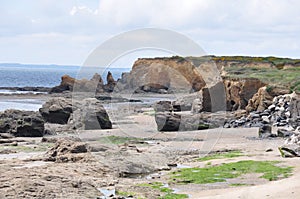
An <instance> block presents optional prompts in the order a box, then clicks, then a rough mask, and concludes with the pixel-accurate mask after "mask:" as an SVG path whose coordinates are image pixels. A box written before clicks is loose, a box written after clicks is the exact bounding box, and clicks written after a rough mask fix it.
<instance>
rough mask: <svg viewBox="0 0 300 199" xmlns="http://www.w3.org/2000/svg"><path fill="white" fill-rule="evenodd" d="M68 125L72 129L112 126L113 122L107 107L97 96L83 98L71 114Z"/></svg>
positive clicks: (106, 127)
mask: <svg viewBox="0 0 300 199" xmlns="http://www.w3.org/2000/svg"><path fill="white" fill-rule="evenodd" d="M68 125H70V126H71V128H72V129H80V130H92V129H111V128H112V123H111V121H110V119H109V116H108V114H107V112H106V110H105V108H104V107H103V105H102V104H101V102H100V101H99V100H97V99H95V98H87V99H84V100H82V101H81V102H80V104H78V105H77V107H76V110H75V111H74V112H73V114H72V115H71V117H70V119H69V121H68Z"/></svg>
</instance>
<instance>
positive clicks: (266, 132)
mask: <svg viewBox="0 0 300 199" xmlns="http://www.w3.org/2000/svg"><path fill="white" fill-rule="evenodd" d="M258 137H259V138H269V137H275V135H274V134H272V126H271V125H263V126H261V127H260V128H259V130H258Z"/></svg>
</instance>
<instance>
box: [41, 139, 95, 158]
mask: <svg viewBox="0 0 300 199" xmlns="http://www.w3.org/2000/svg"><path fill="white" fill-rule="evenodd" d="M89 159H91V155H90V153H89V150H88V147H87V144H85V143H84V142H81V141H74V140H72V139H67V138H62V139H59V140H57V141H56V143H55V146H53V147H52V148H51V149H50V150H48V151H47V153H46V154H45V158H44V160H45V161H53V162H78V161H88V160H89Z"/></svg>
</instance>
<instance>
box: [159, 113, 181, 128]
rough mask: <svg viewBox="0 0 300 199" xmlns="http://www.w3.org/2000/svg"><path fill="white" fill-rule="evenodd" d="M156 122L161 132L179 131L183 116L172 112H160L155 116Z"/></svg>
mask: <svg viewBox="0 0 300 199" xmlns="http://www.w3.org/2000/svg"><path fill="white" fill-rule="evenodd" d="M155 121H156V124H157V129H158V130H159V131H178V130H179V126H180V122H181V116H180V115H178V114H172V113H170V112H159V113H156V114H155Z"/></svg>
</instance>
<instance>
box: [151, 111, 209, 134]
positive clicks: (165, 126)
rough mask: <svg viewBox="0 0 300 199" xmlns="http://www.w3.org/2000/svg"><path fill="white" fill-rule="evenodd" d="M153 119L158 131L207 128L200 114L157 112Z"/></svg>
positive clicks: (207, 125)
mask: <svg viewBox="0 0 300 199" xmlns="http://www.w3.org/2000/svg"><path fill="white" fill-rule="evenodd" d="M155 121H156V124H157V129H158V130H159V131H193V130H203V129H208V128H209V123H206V122H204V121H203V119H202V118H200V115H180V114H176V113H171V112H158V113H156V114H155Z"/></svg>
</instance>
